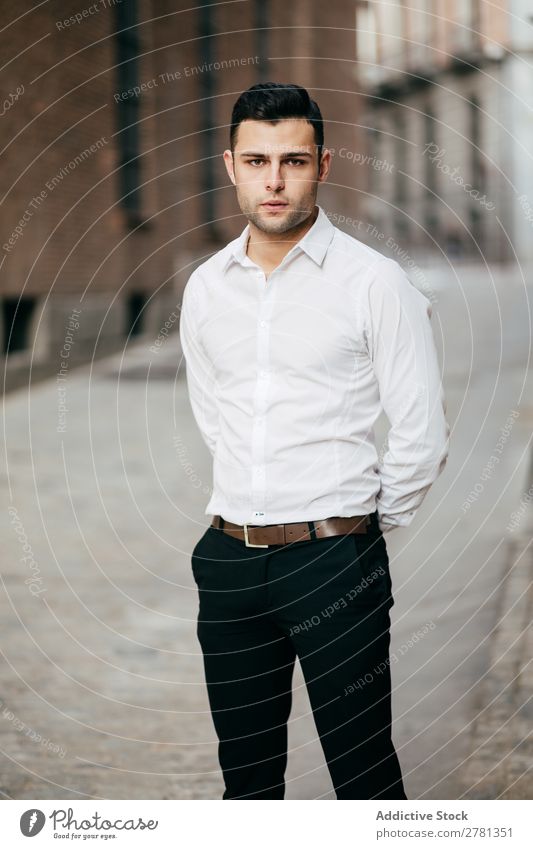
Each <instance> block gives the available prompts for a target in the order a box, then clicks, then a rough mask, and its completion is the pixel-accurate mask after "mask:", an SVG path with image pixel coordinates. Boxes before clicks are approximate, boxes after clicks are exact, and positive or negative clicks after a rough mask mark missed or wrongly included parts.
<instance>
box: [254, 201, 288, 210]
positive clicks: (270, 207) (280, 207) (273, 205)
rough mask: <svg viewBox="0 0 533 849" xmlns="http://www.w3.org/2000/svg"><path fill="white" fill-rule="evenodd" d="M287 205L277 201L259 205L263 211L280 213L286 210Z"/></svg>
mask: <svg viewBox="0 0 533 849" xmlns="http://www.w3.org/2000/svg"><path fill="white" fill-rule="evenodd" d="M288 205H289V204H288V203H285V202H284V201H279V200H272V201H270V200H267V201H266V203H262V204H261V206H262V207H263V209H267V210H268V211H269V212H280V211H281V210H283V209H286V208H287V206H288Z"/></svg>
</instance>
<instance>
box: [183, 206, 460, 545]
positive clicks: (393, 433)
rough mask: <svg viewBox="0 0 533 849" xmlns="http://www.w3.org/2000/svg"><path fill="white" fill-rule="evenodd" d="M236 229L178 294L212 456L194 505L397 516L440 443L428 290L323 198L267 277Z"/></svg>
mask: <svg viewBox="0 0 533 849" xmlns="http://www.w3.org/2000/svg"><path fill="white" fill-rule="evenodd" d="M248 236H249V226H246V227H245V229H244V230H243V232H242V233H241V235H240V236H239V237H238V238H237V239H235V240H233V241H232V242H230V243H229V244H228V245H226V247H225V248H223V249H222V250H220V251H218V252H217V253H216V254H214V255H213V256H211V257H210V258H209V259H208V260H207V261H206V262H204V263H202V264H201V265H200V266H199V267H198V268H196V270H195V271H194V272H193V273H192V275H191V276H190V278H189V280H188V282H187V285H186V287H185V291H184V295H183V302H182V310H181V319H180V338H181V343H182V349H183V353H184V356H185V361H186V374H187V386H188V391H189V397H190V403H191V408H192V411H193V414H194V417H195V419H196V422H197V424H198V427H199V429H200V432H201V434H202V437H203V439H204V441H205V443H206V445H207V447H208V448H209V450H210V452H211V454H212V456H213V490H212V495H211V498H210V500H209V503H208V504H207V507H206V510H205V512H206V514H207V513H208V514H212V515H215V514H219V515H221V516H222V517H223V518H224V519H226V520H228V521H230V522H236V523H238V524H240V525H242V524H244V523H248V524H254V525H268V524H277V523H285V522H299V521H306V520H310V519H314V520H319V519H325V518H328V517H330V516H356V515H364V514H367V513H371V512H373V511H374V510H376V509H377V510H378V519H379V526H380V528H381V530H382V531H383V532H387V531H389V530H391V529H392V528H394V527H396V526H399V525H403V526H406V525H409V524H410V523H411V522H412V520H413V517H414V515H415V513H416V510H417V508H418V507H419V505H420V504H421V502H422V500H423V498H424V496H425V495H426V493H427V491H428V490H429V488H430V486H431V485H432V483H433V482H434V481H435V479H436V478H437V477H438V475H439V474H440V472H441V471H442V469H443V468H444V465H445V463H446V459H447V456H448V443H449V426H448V423H447V421H446V418H445V412H446V404H445V398H444V392H443V389H442V384H441V379H440V370H439V365H438V359H437V352H436V349H435V342H434V338H433V333H432V329H431V324H430V317H431V304H430V302H429V301H428V299H427V298H426V297H425V296H424V295H423V294H422V293H421V292H420V291H419V290H418V289H416V288H415V287H414V286H413V285H412V283H411V282H410V281H409V279H408V277H407V276H406V274H405V273H404V271H403V270H402V268H401V267H400V265H399V264H398V263H397V262H396V261H395V260H392V259H388V258H386V257H384V256H383V255H382V254H380V253H379V252H378V251H376V250H374V249H373V248H370V247H368V246H367V245H364V244H363V243H362V242H360V241H359V240H358V239H355V238H353V237H352V236H349V235H347V234H346V233H344V232H343V231H342V230H339V229H338V228H337V227H334V226H333V224H332V223H331V221H330V220H329V218H328V217H327V215H326V213H325V212H324V210H323V209H322V208H321V207H318V217H317V219H316V221H315V222H314V224H313V225H312V227H311V228H310V229H309V230H308V231H307V233H306V234H305V235H304V236H303V237H302V238H301V239H300V241H299V242H298V243H297V244H296V245H294V246H293V247H292V248H291V250H290V251H289V252H288V253H287V255H286V256H285V257H284V259H283V261H282V262H281V263H280V264H279V265H278V266H277V267H276V268H275V269H274V271H272V273H271V274H270V275H269V276H268V278H266V277H265V274H264V272H263V271H262V269H261V268H260V267H259V266H258V265H256V264H255V263H254V262H252V260H251V259H250V258H249V257H248V256H247V254H246V247H247V241H248ZM382 409H383V410H384V411H385V413H386V416H387V419H388V421H389V423H390V429H389V433H388V445H387V447H386V451H385V452H384V454H383V457H382V458H380V457H378V453H377V451H376V446H375V441H374V433H373V425H374V423H375V421H376V419H377V417H378V416H379V414H380V412H381V410H382Z"/></svg>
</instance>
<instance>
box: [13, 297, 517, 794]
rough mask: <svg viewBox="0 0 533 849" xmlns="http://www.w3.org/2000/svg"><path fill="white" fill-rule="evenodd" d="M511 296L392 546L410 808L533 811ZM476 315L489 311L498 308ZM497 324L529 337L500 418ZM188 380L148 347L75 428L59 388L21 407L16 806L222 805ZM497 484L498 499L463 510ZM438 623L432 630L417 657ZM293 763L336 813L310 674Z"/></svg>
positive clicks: (82, 391)
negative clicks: (478, 801)
mask: <svg viewBox="0 0 533 849" xmlns="http://www.w3.org/2000/svg"><path fill="white" fill-rule="evenodd" d="M508 288H509V287H507V288H506V289H505V291H504V290H503V289H502V291H501V292H500V293H499V300H498V313H497V314H496V312H495V313H494V315H492V314H491V316H490V317H489V319H485V325H486V326H484V327H480V328H479V338H478V340H477V345H478V350H479V348H480V347H481V360H482V361H483V365H484V366H486V368H485V369H484V370H480V371H479V372H478V373H477V374H472V373H471V372H470V373H468V374H466V372H465V368H464V363H463V359H464V357H465V356H466V351H462V350H461V346H460V345H456V346H454V350H452V351H451V352H449V356H448V359H447V360H446V371H447V397H448V411H449V418H450V421H451V422H452V423H453V428H454V432H453V443H452V446H453V448H452V453H451V456H450V459H449V463H448V468H447V470H446V473H445V474H444V475H443V476H442V478H441V479H440V480H439V481H438V482H437V483H436V484H435V487H434V489H433V490H432V492H431V494H430V496H429V497H428V500H427V502H426V503H425V504H424V505H423V507H422V508H421V510H420V511H419V515H417V517H416V520H415V523H413V526H412V527H411V528H409V529H403V530H402V529H400V530H397V531H394V532H393V533H392V534H390V535H389V539H388V541H387V546H388V549H389V556H390V561H391V573H392V576H393V585H394V590H395V601H396V603H395V606H394V607H393V610H392V617H393V629H392V644H391V649H392V650H393V651H394V652H395V654H396V655H397V658H398V663H395V664H394V665H393V666H391V671H392V675H393V685H394V693H393V708H394V716H395V724H394V739H395V742H396V745H397V748H398V753H399V756H400V760H401V762H402V767H403V768H404V774H405V781H406V787H407V792H408V796H409V798H443V799H445V798H458V797H459V796H461V795H462V794H464V796H465V797H466V798H469V797H476V796H478V795H480V794H482V793H486V794H488V796H486V797H490V798H492V796H493V795H498V794H501V793H502V792H504V793H505V792H507V793H509V794H510V795H511V796H513V795H514V794H515V791H516V793H520V794H522V795H524V794H525V795H527V794H528V792H529V790H528V785H527V783H526V782H525V779H521V778H520V776H521V774H522V773H523V772H524V770H525V767H526V766H527V764H528V762H529V763H531V751H530V749H529V750H528V749H527V744H526V743H522V742H521V740H522V738H523V737H524V736H525V730H526V728H527V727H528V726H529V727H531V706H530V703H529V706H528V704H527V703H526V693H527V689H528V685H529V684H530V683H531V682H530V670H531V667H530V666H529V667H527V670H526V659H527V658H530V657H531V644H527V641H526V636H525V634H522V632H523V631H524V624H525V622H526V621H530V619H531V608H530V607H527V604H530V596H528V597H527V598H528V599H529V601H526V595H525V592H524V591H525V589H526V585H527V584H528V582H529V581H530V577H531V548H530V547H527V544H528V540H529V538H530V531H531V527H530V526H529V525H528V524H527V523H526V520H525V519H524V521H523V522H522V523H521V525H520V529H519V530H517V532H516V533H514V534H510V533H508V532H506V529H505V528H506V524H507V523H508V522H509V518H510V516H511V514H512V511H513V510H515V509H516V508H517V506H518V505H519V503H520V499H521V497H522V496H523V493H524V491H525V487H524V482H525V481H526V474H525V471H524V470H525V468H526V466H527V460H528V457H529V441H530V439H531V406H530V405H531V401H530V399H531V397H532V394H531V391H527V392H526V391H525V390H524V374H523V371H524V369H523V365H522V364H523V362H525V357H524V349H523V348H520V346H519V344H518V341H517V339H518V338H523V337H524V330H523V328H522V326H521V325H520V320H519V313H520V309H521V305H520V303H519V302H518V303H515V301H516V296H517V292H516V291H515V292H513V291H511V294H510V295H509V296H508V295H507V294H506V292H507V289H508ZM472 297H473V298H474V300H475V299H476V298H478V302H480V301H481V297H482V293H481V292H478V293H475V292H474V294H473V295H472ZM439 300H440V303H439V306H440V311H439V314H440V319H441V320H442V322H443V323H444V326H448V327H452V326H453V327H455V326H456V324H457V320H458V319H457V315H458V312H457V301H456V299H454V297H449V298H448V297H447V296H446V293H444V292H443V293H439ZM501 310H503V320H504V326H506V321H507V324H508V323H509V321H510V320H511V319H512V321H513V322H514V327H515V330H514V334H513V339H512V343H511V344H510V346H508V348H507V350H510V354H509V361H508V362H507V363H504V366H503V368H504V377H505V380H504V381H500V382H499V383H498V392H497V393H496V397H495V393H494V385H493V384H494V370H493V365H494V361H495V358H496V352H495V351H494V346H493V345H492V344H491V339H493V338H494V336H493V335H492V336H491V334H492V333H493V330H494V327H496V326H497V322H499V321H500V319H501V314H500V311H501ZM506 310H507V314H506ZM517 316H518V317H517ZM470 318H471V316H470ZM454 322H455V324H454ZM461 332H462V330H461V328H460V327H458V328H457V334H458V336H457V338H458V339H460V338H461ZM477 332H478V328H477V327H476V333H477ZM515 336H516V337H517V339H515V338H514V337H515ZM526 343H527V340H525V342H524V345H525V344H526ZM483 346H485V347H483ZM454 357H455V358H454ZM179 361H180V353H179V343H178V341H177V339H176V337H170V338H169V339H168V340H167V342H166V344H165V346H164V347H163V348H162V349H161V350H160V352H159V354H157V355H150V354H149V344H147V343H146V342H145V341H143V340H141V341H139V342H136V344H135V346H133V347H131V348H130V349H128V351H127V353H126V356H125V357H124V360H123V361H122V358H121V356H114V357H111V358H109V359H107V360H105V361H101V362H99V363H97V364H95V365H94V367H93V368H91V367H90V366H88V367H84V368H82V369H79V370H76V371H73V372H72V373H71V374H70V375H68V377H67V382H66V395H65V399H64V400H65V406H66V408H67V411H66V412H65V414H64V417H63V418H61V417H60V409H59V402H60V400H61V397H62V396H60V394H59V392H58V385H57V384H56V382H55V380H54V379H51V380H47V381H45V382H43V383H41V384H39V385H37V386H34V387H33V388H32V391H31V395H30V396H28V393H27V391H25V390H24V389H19V390H17V391H16V392H13V393H12V394H10V395H9V396H8V397H7V399H6V402H5V411H4V412H5V417H4V422H5V425H4V427H5V431H4V449H5V457H6V461H7V465H6V468H5V469H4V471H3V473H2V478H1V481H2V493H3V501H4V504H3V507H2V511H1V514H0V515H1V534H2V550H3V552H4V556H3V561H2V570H1V578H2V586H1V595H0V598H1V602H0V606H1V621H2V635H3V638H2V645H1V652H0V751H1V753H2V754H1V758H0V792H1V793H2V794H3V795H4V796H5V797H6V798H17V799H24V798H48V799H52V798H55V799H69V798H72V799H75V798H117V799H119V798H147V799H151V798H153V799H189V798H194V799H200V798H209V799H217V798H220V796H221V793H222V781H221V776H220V772H219V770H218V763H217V758H216V753H217V751H216V750H217V743H216V739H215V734H214V729H213V726H212V722H211V717H210V713H209V707H208V702H207V694H206V690H205V683H204V678H203V667H202V659H201V654H200V648H199V644H198V642H197V639H196V615H197V591H196V586H195V584H194V581H193V578H192V574H191V571H190V551H191V549H192V547H193V546H194V544H195V542H196V540H197V539H198V538H199V536H200V535H201V533H202V532H203V529H204V527H205V526H206V524H207V521H208V519H207V517H206V516H205V515H204V509H205V505H206V503H207V500H208V492H209V487H210V482H211V478H210V473H211V469H210V461H209V457H208V454H207V451H206V449H205V448H204V446H203V444H202V443H201V440H200V437H199V434H198V432H197V429H196V426H195V424H194V421H193V419H192V416H191V413H190V409H189V406H188V401H187V395H186V385H185V381H184V379H183V370H182V368H180V373H179V374H177V365H178V363H179ZM500 365H501V364H500ZM466 387H468V392H466ZM530 389H531V386H530V387H529V390H530ZM488 400H490V402H491V403H490V404H488ZM513 409H515V410H517V411H518V413H519V415H518V416H517V417H516V419H513V421H512V426H511V433H510V435H509V437H508V439H507V440H506V442H505V445H504V450H502V452H501V453H500V454H499V455H498V456H499V464H498V468H497V470H496V471H495V472H494V473H492V474H489V475H488V476H487V475H485V476H483V474H482V473H483V469H484V467H485V466H486V464H487V459H488V458H489V457H490V456H491V454H493V453H494V445H495V444H496V441H497V440H498V438H499V435H500V431H501V428H502V427H503V426H504V424H505V422H506V421H507V420H508V419H509V415H510V411H511V410H513ZM487 415H488V416H489V422H492V425H491V426H490V427H489V426H487V422H486V416H487ZM484 417H485V418H484ZM58 425H59V426H60V427H63V429H62V430H59V431H58ZM483 425H484V426H483ZM382 434H383V431H382V432H381V434H380V435H379V438H381V436H382ZM481 479H483V480H484V483H483V487H482V492H481V493H479V494H478V496H477V497H476V499H475V500H474V501H473V502H472V504H471V505H470V507H469V509H468V510H464V511H463V510H461V504H462V503H463V502H464V500H465V499H466V498H467V496H468V493H469V492H470V491H472V490H473V488H474V486H475V484H476V481H478V480H481ZM528 533H529V537H528ZM505 570H507V572H508V577H507V579H506V581H505V582H504V583H503V584H502V583H501V579H502V575H503V574H504V571H505ZM515 601H516V604H514V602H515ZM498 616H499V617H500V620H501V624H500V625H499V626H498V628H497V629H496V630H494V624H495V622H496V621H497V618H498ZM502 617H503V618H502ZM428 623H433V625H434V627H430V628H429V629H428V628H426V631H425V633H426V636H424V637H423V639H420V640H415V639H414V638H413V635H414V634H416V632H417V630H420V629H424V627H425V626H426V625H427V624H428ZM520 634H522V636H520ZM516 637H520V638H519V639H518V640H516V639H515V638H516ZM528 639H531V635H530V634H529V637H528ZM518 672H519V674H517V673H518ZM511 682H512V684H511ZM506 685H509V686H506ZM491 700H493V701H492V704H491ZM515 708H518V711H517V713H516V714H515V715H514V716H513V718H512V719H511V718H510V717H511V715H512V714H513V712H514V711H515ZM491 735H492V736H491ZM289 747H290V754H289V767H288V770H287V798H288V799H309V798H334V794H333V792H332V788H331V783H330V780H329V776H328V773H327V769H326V767H325V764H324V761H323V757H322V754H321V749H320V745H319V743H318V742H317V739H316V731H315V727H314V723H313V719H312V715H311V714H310V708H309V702H308V699H307V694H306V691H305V686H304V684H303V680H302V677H301V673H300V670H299V667H297V669H296V674H295V679H294V704H293V711H292V714H291V720H290V727H289ZM512 749H514V751H513V755H512V756H510V757H506V758H505V759H504V760H502V764H501V767H499V766H496V763H497V761H498V759H501V758H503V756H504V755H506V754H507V753H508V752H510V751H511V750H512ZM472 752H473V754H472ZM492 767H495V768H494V769H493V770H492V772H490V770H491V768H492Z"/></svg>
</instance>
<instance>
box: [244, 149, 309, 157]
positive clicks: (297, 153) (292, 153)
mask: <svg viewBox="0 0 533 849" xmlns="http://www.w3.org/2000/svg"><path fill="white" fill-rule="evenodd" d="M268 155H269V154H268V153H256V152H255V151H253V150H245V151H243V153H240V154H239V156H257V157H260V156H268ZM281 155H282V156H312V154H311V153H306V152H305V151H291V150H289V151H287V153H282V154H281Z"/></svg>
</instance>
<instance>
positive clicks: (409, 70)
mask: <svg viewBox="0 0 533 849" xmlns="http://www.w3.org/2000/svg"><path fill="white" fill-rule="evenodd" d="M528 22H529V25H527V24H528ZM532 24H533V6H532V4H531V2H530V0H508V2H506V0H497V2H494V3H492V2H491V3H486V2H484V0H409V2H403V0H396V2H390V0H388V2H385V0H359V2H357V17H356V26H357V33H356V41H357V60H358V63H357V73H358V79H359V84H360V88H361V91H362V92H363V93H364V101H363V109H362V114H361V116H360V118H359V120H360V123H361V125H362V126H363V127H364V128H365V138H366V142H365V150H366V152H367V153H368V154H370V155H371V156H373V157H375V159H376V160H377V161H378V167H375V168H369V169H367V171H366V183H365V185H364V187H362V188H363V189H364V194H363V195H362V202H361V215H362V217H363V218H364V219H366V220H367V221H370V222H372V223H373V224H374V225H375V227H376V230H377V231H379V232H380V233H381V232H383V233H387V234H388V236H390V235H392V237H393V239H394V240H395V241H396V243H398V244H399V245H400V246H401V248H402V249H404V250H408V251H409V252H410V253H411V254H412V255H416V256H417V259H419V260H422V259H423V257H424V256H425V257H426V259H427V260H432V259H436V258H438V256H439V255H442V254H445V255H449V256H452V257H464V258H470V259H474V260H476V261H485V260H487V261H489V262H501V261H506V260H512V259H514V258H515V257H517V258H518V259H519V260H521V261H528V260H531V259H532V258H533V247H532V246H533V240H532V238H531V236H532V230H531V226H532V224H531V216H529V220H528V215H527V212H528V204H531V205H532V206H533V203H532V198H533V170H532V168H531V160H530V150H531V140H532V129H533V128H532V126H531V112H530V110H531V106H532V104H533V98H532V88H531V79H532V65H531V51H532V48H533V26H532ZM380 160H383V161H385V163H387V164H390V166H391V167H390V169H388V168H387V167H379V161H380ZM522 195H525V197H524V198H522V200H520V198H521V196H522ZM525 213H526V214H525Z"/></svg>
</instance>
